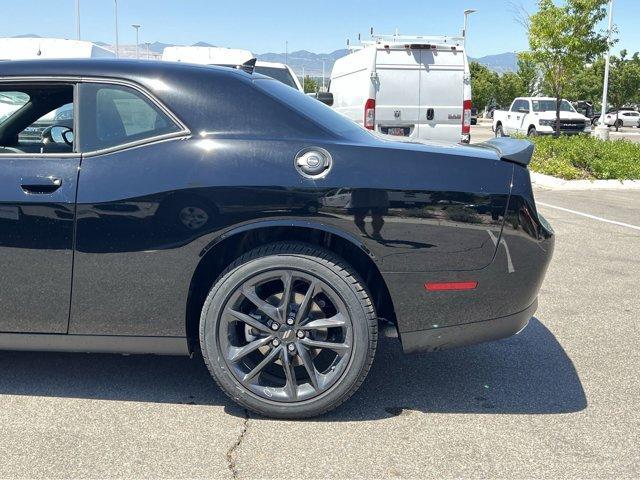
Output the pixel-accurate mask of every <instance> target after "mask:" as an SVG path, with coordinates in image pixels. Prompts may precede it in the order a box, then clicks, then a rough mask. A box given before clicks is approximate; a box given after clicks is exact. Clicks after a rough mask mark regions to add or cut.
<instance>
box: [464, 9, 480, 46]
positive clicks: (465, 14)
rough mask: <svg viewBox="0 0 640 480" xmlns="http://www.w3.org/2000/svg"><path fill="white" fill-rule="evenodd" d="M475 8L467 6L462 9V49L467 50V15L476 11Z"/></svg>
mask: <svg viewBox="0 0 640 480" xmlns="http://www.w3.org/2000/svg"><path fill="white" fill-rule="evenodd" d="M476 12H477V10H474V9H472V8H469V9H467V10H465V11H464V30H462V38H464V51H465V52H466V51H467V27H468V25H469V15H471V14H472V13H476Z"/></svg>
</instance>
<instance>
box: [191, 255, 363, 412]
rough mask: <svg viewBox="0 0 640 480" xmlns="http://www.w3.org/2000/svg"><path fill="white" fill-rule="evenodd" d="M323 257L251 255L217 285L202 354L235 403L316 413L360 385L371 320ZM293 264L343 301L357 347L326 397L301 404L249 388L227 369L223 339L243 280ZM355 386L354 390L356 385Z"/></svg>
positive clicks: (207, 308) (256, 408)
mask: <svg viewBox="0 0 640 480" xmlns="http://www.w3.org/2000/svg"><path fill="white" fill-rule="evenodd" d="M332 263H333V262H329V263H328V264H325V263H324V262H323V261H322V259H320V258H316V257H310V256H305V255H298V254H276V255H270V256H264V257H259V258H255V259H251V260H249V261H247V262H246V263H243V264H241V265H239V266H237V267H235V268H233V269H232V270H230V271H229V272H227V273H226V274H224V275H223V276H222V277H221V278H220V279H219V280H218V282H216V285H215V286H214V288H213V289H212V291H211V293H210V294H209V297H208V298H207V301H206V302H205V307H204V309H203V312H202V317H201V322H202V325H201V331H202V333H203V335H201V342H202V343H203V345H202V350H203V354H204V355H206V356H207V357H208V359H209V360H210V361H209V362H208V364H209V366H210V368H211V369H212V373H213V375H214V376H215V377H216V379H217V380H218V382H219V383H220V384H221V386H222V388H223V389H224V390H225V391H226V392H227V393H228V394H229V395H230V396H231V398H232V399H234V400H235V401H236V402H238V403H240V404H242V405H244V406H247V407H248V408H250V409H252V410H254V411H258V412H259V413H263V414H265V415H270V416H293V417H295V416H301V415H304V416H312V415H314V414H317V413H322V412H323V411H326V410H328V409H330V408H332V405H333V404H339V403H342V399H343V397H345V396H349V395H350V394H351V393H353V392H352V391H351V390H352V389H354V390H355V388H357V386H358V384H359V380H360V377H361V375H362V372H363V370H365V369H366V367H367V365H368V357H369V353H370V348H371V347H370V343H371V338H370V333H369V318H368V315H367V312H366V310H365V308H364V306H363V304H362V301H361V299H360V298H359V295H358V293H357V291H355V289H354V288H353V286H352V285H351V284H350V283H349V282H348V281H347V280H346V279H345V278H344V277H343V276H342V275H340V274H338V273H337V272H335V271H334V269H333V268H331V267H329V266H328V265H331V264H332ZM283 268H291V269H296V270H300V271H302V272H305V273H307V274H312V275H314V276H317V277H319V278H321V279H322V280H323V281H325V282H326V283H327V284H329V285H330V286H331V287H333V289H334V290H335V292H336V293H337V294H338V295H339V296H340V297H341V299H342V301H343V302H344V304H345V306H346V308H347V311H348V314H349V315H350V317H351V322H352V332H353V349H352V351H351V358H350V359H349V363H348V365H347V367H346V369H345V371H344V372H343V373H342V376H341V377H340V378H339V379H338V380H337V381H336V383H334V385H332V386H331V387H330V389H329V390H328V391H326V392H323V393H322V394H321V395H319V396H317V397H314V398H311V399H308V400H304V401H301V402H290V403H282V402H275V401H270V400H267V399H265V398H263V397H259V396H258V395H256V394H255V393H253V392H251V391H249V390H248V389H246V388H245V387H244V386H243V385H242V384H241V383H240V382H239V381H238V380H237V379H236V378H235V377H234V375H233V373H232V372H231V371H230V370H229V368H228V367H227V365H226V363H225V360H224V358H223V354H222V351H221V348H220V345H219V342H218V334H217V332H218V329H219V324H220V320H221V315H220V312H221V310H222V308H223V307H224V305H225V304H226V302H227V300H228V299H229V298H230V296H231V295H232V294H233V292H234V291H235V290H236V288H237V287H238V286H239V285H241V284H242V283H243V282H244V281H246V280H247V279H249V278H250V277H252V276H255V275H258V274H260V273H264V272H267V271H270V270H278V269H283ZM354 387H355V388H354Z"/></svg>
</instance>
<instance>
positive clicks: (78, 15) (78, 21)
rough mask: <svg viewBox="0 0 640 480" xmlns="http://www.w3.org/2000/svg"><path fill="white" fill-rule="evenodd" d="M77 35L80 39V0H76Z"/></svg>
mask: <svg viewBox="0 0 640 480" xmlns="http://www.w3.org/2000/svg"><path fill="white" fill-rule="evenodd" d="M76 36H77V37H78V40H80V0H76Z"/></svg>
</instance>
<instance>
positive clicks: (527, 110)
mask: <svg viewBox="0 0 640 480" xmlns="http://www.w3.org/2000/svg"><path fill="white" fill-rule="evenodd" d="M518 112H520V113H529V109H528V108H519V109H518Z"/></svg>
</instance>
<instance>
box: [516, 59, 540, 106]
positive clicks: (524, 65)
mask: <svg viewBox="0 0 640 480" xmlns="http://www.w3.org/2000/svg"><path fill="white" fill-rule="evenodd" d="M517 73H518V77H520V83H521V84H522V89H523V91H524V93H523V96H525V97H534V96H536V95H538V93H539V88H538V85H539V83H540V80H539V78H538V77H539V75H538V67H537V66H536V64H535V63H534V62H533V61H532V60H531V59H530V58H528V57H527V55H526V54H522V53H519V54H518V72H517Z"/></svg>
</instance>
